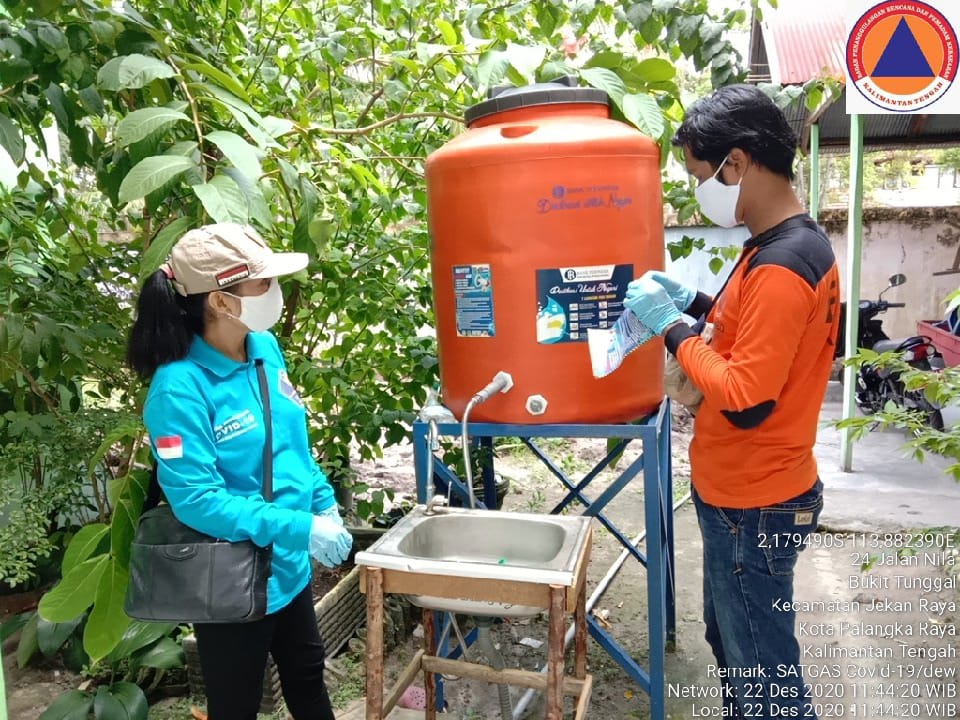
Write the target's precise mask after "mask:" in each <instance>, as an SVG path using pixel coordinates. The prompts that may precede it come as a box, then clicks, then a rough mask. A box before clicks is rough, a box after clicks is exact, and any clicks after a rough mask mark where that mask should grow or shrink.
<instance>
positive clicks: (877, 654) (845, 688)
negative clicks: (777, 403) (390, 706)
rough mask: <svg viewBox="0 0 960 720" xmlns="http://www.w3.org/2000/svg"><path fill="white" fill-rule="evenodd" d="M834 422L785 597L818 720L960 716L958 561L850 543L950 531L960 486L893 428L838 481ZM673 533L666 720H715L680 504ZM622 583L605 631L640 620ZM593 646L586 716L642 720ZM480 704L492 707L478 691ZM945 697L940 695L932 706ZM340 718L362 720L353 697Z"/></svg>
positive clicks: (695, 543) (690, 535)
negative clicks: (809, 533)
mask: <svg viewBox="0 0 960 720" xmlns="http://www.w3.org/2000/svg"><path fill="white" fill-rule="evenodd" d="M840 415H841V413H840V404H839V402H835V401H828V402H827V403H826V404H825V405H824V408H823V413H822V416H821V419H822V425H821V428H820V430H819V433H818V442H817V446H816V455H817V459H818V462H819V465H820V474H821V478H822V479H823V482H824V488H825V490H824V492H825V506H824V511H823V513H822V514H821V525H822V530H823V531H824V532H823V533H820V534H818V536H817V538H816V539H815V540H814V541H812V542H811V543H810V546H809V547H808V548H807V550H806V551H805V552H804V553H802V554H801V558H800V561H799V563H798V565H797V570H796V581H795V587H796V594H795V597H794V599H795V601H797V602H799V603H801V604H803V605H802V606H801V607H800V608H799V610H798V623H803V629H802V630H799V629H798V632H799V638H798V639H799V640H800V643H801V648H802V649H803V652H804V653H805V655H804V659H803V662H804V664H805V666H807V667H806V672H805V675H806V680H807V681H808V682H809V683H810V684H811V686H812V687H813V692H814V696H813V700H814V702H816V704H817V708H818V710H820V717H821V718H835V719H838V720H846V719H847V718H850V719H851V720H852V719H853V718H858V719H859V718H862V717H868V718H885V717H892V716H895V715H897V716H899V717H901V718H907V717H910V718H917V719H918V720H919V719H924V720H944V719H945V718H953V717H958V714H957V709H958V707H960V704H958V703H957V701H956V699H955V698H956V696H957V694H958V680H957V678H958V677H960V638H958V636H957V635H956V630H957V625H958V624H960V622H958V619H960V616H958V613H957V607H958V605H960V596H958V594H957V591H956V589H955V581H954V585H951V584H949V583H947V582H945V579H946V578H949V577H953V576H954V574H955V572H956V565H957V564H958V563H960V560H958V559H956V557H955V556H954V557H953V559H950V558H946V557H945V556H940V555H938V554H932V555H929V556H926V555H924V554H922V553H921V554H919V555H918V559H917V560H916V561H912V560H908V559H901V560H898V559H897V555H896V553H890V552H885V550H884V549H883V548H880V549H877V548H866V549H864V548H859V547H858V546H857V544H856V539H857V537H858V536H859V537H861V538H862V537H864V536H863V535H858V534H862V533H866V534H868V535H870V536H873V535H872V534H875V533H886V532H898V531H905V530H915V529H923V528H931V527H942V526H956V525H960V484H958V483H956V482H954V481H953V480H952V479H951V478H950V477H949V476H947V475H944V474H943V470H944V469H945V468H946V467H947V465H948V463H947V461H946V460H944V459H942V458H937V457H929V458H928V459H927V461H926V462H925V463H923V464H919V463H917V461H916V460H914V459H913V458H912V457H910V456H909V455H908V454H907V453H906V452H905V451H904V449H903V447H904V445H905V444H906V442H907V438H906V437H905V436H904V434H903V433H899V432H895V431H890V432H873V433H871V434H870V435H868V436H867V437H865V438H864V439H863V440H861V441H858V442H857V443H856V444H855V445H854V472H852V473H844V472H842V471H841V470H840V434H839V431H838V430H836V429H835V428H834V427H832V425H831V423H832V422H833V421H834V420H836V419H838V418H839V417H840ZM676 532H677V547H676V577H677V582H678V587H677V593H678V597H677V648H676V652H673V653H669V654H668V657H667V664H666V668H665V675H666V678H665V679H666V681H667V683H668V685H669V687H670V691H669V692H668V697H667V718H669V719H670V720H681V719H683V720H686V719H687V718H692V717H720V716H721V712H722V711H721V708H720V703H719V701H718V700H716V699H715V697H714V695H713V692H714V691H715V688H716V687H717V680H716V673H715V661H714V659H713V656H712V654H711V652H710V650H709V648H708V646H707V644H706V642H705V641H704V639H703V623H702V620H701V616H702V612H703V610H702V594H701V590H700V588H701V583H702V573H701V567H700V564H701V557H702V548H701V545H700V535H699V531H698V529H697V522H696V515H695V513H694V511H693V508H692V507H691V506H690V504H689V503H687V504H686V505H684V506H683V507H682V508H680V510H678V512H677V513H676ZM830 533H836V534H835V535H833V534H830ZM938 537H939V535H938ZM838 538H842V539H843V541H842V542H841V541H840V540H838ZM865 553H866V554H865ZM867 554H869V555H873V556H875V557H874V560H875V563H876V564H875V565H874V566H873V567H872V568H871V569H869V570H867V571H862V570H861V567H860V564H861V560H862V559H864V558H865V557H866V555H867ZM881 556H882V558H881ZM600 570H602V568H598V569H597V572H600ZM591 571H592V572H593V569H591ZM594 574H595V573H594ZM641 577H642V576H641ZM631 578H632V576H629V575H628V574H626V573H625V577H624V578H623V579H622V580H618V582H617V584H616V585H615V586H612V587H611V590H610V591H609V593H608V595H607V596H605V598H604V600H603V604H604V607H607V608H621V609H619V610H613V614H612V615H611V621H612V622H614V626H615V630H619V629H622V628H623V627H624V626H632V625H633V624H636V621H637V619H638V618H639V619H642V618H643V617H644V616H645V596H644V594H643V593H642V592H639V587H638V586H637V585H636V581H635V580H633V579H631ZM822 603H826V605H823V604H822ZM618 623H620V624H619V625H618ZM640 624H641V625H642V622H641V623H640ZM798 628H799V625H798ZM627 637H628V638H629V641H630V642H631V644H630V645H628V648H629V650H630V652H631V653H632V654H634V655H635V657H637V658H638V659H639V660H641V661H643V660H644V657H645V655H646V647H645V639H644V638H642V637H640V638H637V637H636V636H634V635H630V636H627ZM591 648H592V650H593V652H592V653H591V659H592V662H591V668H590V671H591V672H592V673H594V676H595V678H596V679H597V680H598V681H599V683H600V684H599V685H598V686H597V689H596V692H595V693H594V700H593V702H592V703H591V707H590V711H589V717H591V718H598V719H600V720H620V719H622V720H640V719H645V718H649V717H650V715H649V704H648V702H647V699H646V697H645V696H644V694H643V693H642V692H640V691H639V690H638V689H636V687H635V685H633V683H632V681H630V680H629V679H628V678H627V677H626V676H625V675H624V674H622V672H618V671H617V669H616V668H614V669H612V670H611V669H610V667H609V663H608V662H606V663H605V662H602V660H603V653H602V652H599V651H596V648H593V644H592V643H591ZM642 664H644V665H645V664H646V663H645V662H642ZM604 689H606V690H607V691H608V692H603V690H604ZM486 694H488V695H489V696H490V697H493V695H492V694H491V693H489V691H488V690H487V691H486ZM627 697H629V698H631V699H629V700H628V699H626V698H627ZM944 697H946V698H950V699H949V700H948V701H947V702H946V703H945V704H942V703H941V699H942V698H944ZM542 712H543V710H542V705H540V704H539V703H535V704H534V707H532V708H531V710H530V712H529V714H528V715H527V717H530V718H535V717H542ZM450 716H452V717H456V718H476V717H496V713H495V710H494V709H493V706H492V705H491V704H490V703H488V704H487V705H486V706H483V708H482V709H480V710H477V709H474V711H472V712H471V711H470V710H468V709H467V708H465V707H464V708H458V709H457V711H452V712H451V715H450ZM338 717H339V718H343V719H344V720H359V719H360V718H362V717H363V708H362V701H358V702H357V703H354V704H353V705H352V706H351V707H349V708H347V709H346V710H344V711H341V712H339V713H338ZM390 717H391V719H392V720H401V718H414V717H422V713H417V712H416V711H409V710H398V711H395V714H392V715H391V716H390Z"/></svg>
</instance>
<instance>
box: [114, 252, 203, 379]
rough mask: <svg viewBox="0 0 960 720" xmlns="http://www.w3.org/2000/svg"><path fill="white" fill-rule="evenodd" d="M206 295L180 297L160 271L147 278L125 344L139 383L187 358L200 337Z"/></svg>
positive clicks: (129, 360) (129, 362) (130, 364)
mask: <svg viewBox="0 0 960 720" xmlns="http://www.w3.org/2000/svg"><path fill="white" fill-rule="evenodd" d="M207 295H209V293H197V294H196V295H186V296H184V295H180V294H179V293H177V291H176V290H174V289H173V285H171V283H170V279H169V278H168V277H167V275H166V273H164V272H163V270H157V271H156V272H155V273H153V274H152V275H151V276H150V277H148V278H147V280H146V282H144V284H143V288H142V289H141V290H140V297H139V298H137V317H136V320H134V322H133V327H132V328H131V329H130V339H129V340H128V342H127V364H128V365H129V366H130V367H131V368H132V369H133V371H134V372H135V373H136V374H137V375H139V376H140V378H141V379H142V380H149V379H150V378H152V377H153V374H154V373H155V372H156V371H157V368H159V367H160V366H161V365H164V364H166V363H169V362H173V361H174V360H182V359H183V358H185V357H186V356H187V352H188V351H189V350H190V343H192V342H193V337H194V335H202V334H203V329H204V311H205V309H206V304H207Z"/></svg>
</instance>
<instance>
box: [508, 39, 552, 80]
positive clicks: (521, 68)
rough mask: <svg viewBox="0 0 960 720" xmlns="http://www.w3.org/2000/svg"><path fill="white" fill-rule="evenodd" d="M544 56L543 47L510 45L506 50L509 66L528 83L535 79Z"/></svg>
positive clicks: (544, 50) (545, 52)
mask: <svg viewBox="0 0 960 720" xmlns="http://www.w3.org/2000/svg"><path fill="white" fill-rule="evenodd" d="M546 54H547V49H546V48H545V47H544V46H543V45H536V46H533V47H530V46H528V45H515V44H513V43H511V44H510V45H509V46H508V47H507V50H506V55H507V60H509V61H510V65H511V66H512V67H513V68H514V69H515V70H516V71H517V72H519V73H520V74H521V75H522V76H523V77H524V78H525V79H526V80H528V81H529V82H533V80H534V79H535V78H536V71H537V68H538V67H540V64H541V63H542V62H543V58H544V57H545V56H546Z"/></svg>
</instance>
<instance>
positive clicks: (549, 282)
mask: <svg viewBox="0 0 960 720" xmlns="http://www.w3.org/2000/svg"><path fill="white" fill-rule="evenodd" d="M536 273H537V342H538V343H541V344H544V345H552V344H554V343H560V342H586V341H587V330H588V329H589V328H597V329H602V328H609V327H612V326H613V324H614V323H615V322H616V321H617V318H619V317H620V316H621V315H622V314H623V299H624V297H625V296H626V294H627V285H629V284H630V281H631V280H633V264H632V263H628V264H624V265H590V266H587V267H564V268H549V269H543V270H537V271H536Z"/></svg>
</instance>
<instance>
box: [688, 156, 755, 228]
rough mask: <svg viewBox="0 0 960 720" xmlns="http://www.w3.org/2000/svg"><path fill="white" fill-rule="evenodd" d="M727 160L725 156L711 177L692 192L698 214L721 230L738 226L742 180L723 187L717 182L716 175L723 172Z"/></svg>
mask: <svg viewBox="0 0 960 720" xmlns="http://www.w3.org/2000/svg"><path fill="white" fill-rule="evenodd" d="M729 158H730V156H729V155H727V157H725V158H724V159H723V162H722V163H720V167H718V168H717V171H716V172H715V173H714V174H713V177H710V178H707V179H706V180H704V181H703V182H702V183H700V185H699V186H698V187H697V189H696V191H695V192H694V195H695V196H696V198H697V202H698V203H700V212H702V213H703V214H704V216H705V217H706V218H707V219H709V220H710V221H711V222H712V223H713V224H714V225H719V226H720V227H723V228H732V227H736V226H737V225H739V224H740V223H739V221H738V220H737V203H738V202H739V201H740V183H742V182H743V178H742V177H741V178H740V181H739V182H738V183H737V184H736V185H724V184H723V183H722V182H720V181H719V180H717V175H719V174H720V171H721V170H723V166H724V165H725V164H726V163H727V160H728V159H729Z"/></svg>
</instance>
